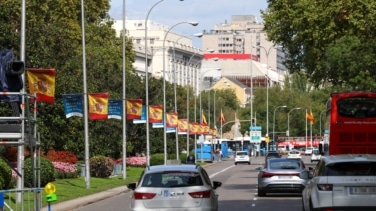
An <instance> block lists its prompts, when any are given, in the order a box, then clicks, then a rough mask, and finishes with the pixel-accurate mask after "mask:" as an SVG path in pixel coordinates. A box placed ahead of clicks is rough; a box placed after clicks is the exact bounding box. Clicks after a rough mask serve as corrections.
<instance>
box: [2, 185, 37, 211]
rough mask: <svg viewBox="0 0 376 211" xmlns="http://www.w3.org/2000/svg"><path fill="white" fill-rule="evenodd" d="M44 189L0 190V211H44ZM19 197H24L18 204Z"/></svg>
mask: <svg viewBox="0 0 376 211" xmlns="http://www.w3.org/2000/svg"><path fill="white" fill-rule="evenodd" d="M42 190H43V188H24V189H22V190H16V189H13V190H0V211H6V210H9V211H13V210H14V211H24V210H26V211H31V210H33V211H39V210H41V209H42V198H43V196H42V195H43V191H42ZM17 197H22V198H23V200H22V201H21V202H17V201H18V200H17Z"/></svg>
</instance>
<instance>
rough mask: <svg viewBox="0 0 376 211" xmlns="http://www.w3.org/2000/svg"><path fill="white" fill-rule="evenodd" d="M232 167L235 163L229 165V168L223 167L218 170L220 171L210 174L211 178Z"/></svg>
mask: <svg viewBox="0 0 376 211" xmlns="http://www.w3.org/2000/svg"><path fill="white" fill-rule="evenodd" d="M232 167H234V165H233V166H229V167H227V168H225V169H222V171H218V172H215V173H214V174H211V175H210V176H209V178H210V179H211V178H212V177H215V176H216V175H217V174H220V173H222V172H224V171H227V170H228V169H230V168H232Z"/></svg>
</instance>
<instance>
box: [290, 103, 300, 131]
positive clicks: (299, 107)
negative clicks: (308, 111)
mask: <svg viewBox="0 0 376 211" xmlns="http://www.w3.org/2000/svg"><path fill="white" fill-rule="evenodd" d="M299 109H301V108H300V107H298V108H293V109H291V110H290V111H289V112H288V113H287V136H290V113H291V112H292V111H293V110H299Z"/></svg>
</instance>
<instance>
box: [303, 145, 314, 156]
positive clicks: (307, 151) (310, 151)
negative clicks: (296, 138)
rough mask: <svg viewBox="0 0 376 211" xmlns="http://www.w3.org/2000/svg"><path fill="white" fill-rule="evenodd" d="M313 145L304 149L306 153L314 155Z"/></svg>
mask: <svg viewBox="0 0 376 211" xmlns="http://www.w3.org/2000/svg"><path fill="white" fill-rule="evenodd" d="M313 149H314V148H313V147H307V148H306V149H305V151H304V155H306V156H307V155H312V151H313Z"/></svg>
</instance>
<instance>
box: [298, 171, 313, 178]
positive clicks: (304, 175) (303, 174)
mask: <svg viewBox="0 0 376 211" xmlns="http://www.w3.org/2000/svg"><path fill="white" fill-rule="evenodd" d="M299 177H300V178H301V179H309V178H310V176H309V172H308V171H303V172H300V174H299Z"/></svg>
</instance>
